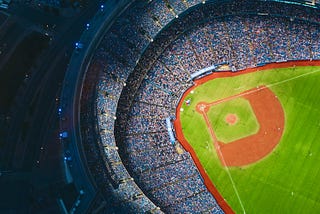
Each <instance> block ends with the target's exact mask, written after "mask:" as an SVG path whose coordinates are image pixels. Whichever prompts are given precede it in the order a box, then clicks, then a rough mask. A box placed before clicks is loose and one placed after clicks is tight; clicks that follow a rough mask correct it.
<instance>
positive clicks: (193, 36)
mask: <svg viewBox="0 0 320 214" xmlns="http://www.w3.org/2000/svg"><path fill="white" fill-rule="evenodd" d="M197 4H198V6H195V7H194V8H193V9H190V11H188V12H187V15H182V13H183V12H184V11H186V10H187V9H188V8H191V7H192V6H193V5H197ZM206 4H207V5H205V6H204V7H201V5H203V4H202V1H200V0H186V1H176V0H168V1H160V0H154V1H149V2H147V1H143V2H142V1H141V2H137V3H136V4H134V5H133V6H132V7H131V8H129V9H128V10H127V11H126V12H125V13H124V14H123V15H122V16H120V17H119V18H118V19H117V20H116V21H115V22H114V25H113V26H112V27H111V28H110V30H109V31H108V32H107V33H106V35H105V36H104V38H103V39H102V41H101V43H100V45H99V47H98V48H97V50H96V51H95V54H94V57H93V59H92V62H91V65H90V67H89V70H90V69H93V64H95V66H98V68H99V69H98V73H99V78H98V83H97V88H96V94H95V105H96V117H97V120H98V121H97V124H98V133H99V136H100V140H99V141H98V142H99V145H100V146H101V147H102V148H103V156H104V161H105V165H106V167H107V168H108V170H109V171H108V173H111V175H110V176H111V179H112V180H113V181H114V182H115V183H118V184H119V187H118V188H119V189H117V190H116V191H117V194H118V195H119V197H122V198H123V200H125V201H129V202H131V201H132V202H133V201H135V202H136V203H140V201H141V203H143V204H144V205H143V206H144V207H146V210H147V209H149V210H150V209H154V206H152V203H151V202H150V200H148V199H146V197H145V196H144V194H145V195H146V196H148V198H149V199H151V200H152V201H153V202H154V203H155V204H156V205H157V206H159V207H161V209H162V210H163V211H166V212H170V213H171V212H172V213H178V212H179V213H184V212H186V213H187V212H189V213H190V212H201V211H203V212H210V213H223V211H222V210H221V209H220V208H219V206H218V205H217V203H216V201H215V199H214V198H213V196H212V195H211V194H210V193H209V192H208V190H207V189H206V187H205V186H204V184H203V182H202V178H201V177H200V175H199V172H198V170H197V168H196V167H195V165H194V163H193V161H192V159H191V156H190V155H189V154H188V153H187V152H186V151H184V150H182V152H180V153H179V152H177V150H176V148H175V147H174V146H173V145H172V144H171V142H170V141H169V136H168V133H167V131H166V127H165V118H166V117H168V116H172V115H174V113H175V107H176V104H177V102H178V101H179V98H180V96H181V94H182V93H183V92H184V91H185V90H186V89H187V88H188V87H190V86H191V85H192V81H191V80H190V74H192V73H194V72H197V71H198V70H200V69H202V68H205V67H209V66H211V65H216V64H227V65H229V66H230V67H233V68H235V70H238V71H241V70H242V69H245V68H248V67H254V66H258V65H260V64H264V63H270V62H277V61H284V60H297V59H320V45H319V39H320V28H319V22H320V18H319V16H318V14H317V12H315V10H314V9H311V8H302V7H299V6H297V5H287V4H282V3H277V2H260V1H259V2H258V1H256V2H255V1H231V2H228V1H227V2H224V3H219V4H209V3H206ZM115 135H116V136H115ZM176 143H177V145H179V143H178V142H176ZM118 147H119V149H118ZM95 154H96V153H95ZM102 174H103V173H102ZM104 174H107V173H104ZM131 176H132V177H133V178H134V180H132V179H131ZM136 184H138V185H136ZM140 188H141V190H142V191H141V190H140ZM122 191H123V192H122ZM135 206H136V204H134V203H133V205H132V207H133V208H132V209H134V207H135Z"/></svg>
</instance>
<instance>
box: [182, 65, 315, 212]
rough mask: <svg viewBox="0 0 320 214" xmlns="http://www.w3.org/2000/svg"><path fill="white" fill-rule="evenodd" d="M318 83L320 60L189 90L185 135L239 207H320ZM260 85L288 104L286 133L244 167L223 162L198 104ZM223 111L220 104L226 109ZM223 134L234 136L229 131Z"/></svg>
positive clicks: (309, 209)
mask: <svg viewBox="0 0 320 214" xmlns="http://www.w3.org/2000/svg"><path fill="white" fill-rule="evenodd" d="M319 83H320V67H317V66H306V67H295V68H283V69H272V70H265V71H257V72H253V73H248V74H243V75H239V76H235V77H225V78H216V79H213V80H211V81H208V82H206V83H204V84H202V85H200V86H198V87H197V88H195V89H194V90H193V92H194V93H193V94H191V93H190V94H189V95H187V96H186V99H191V104H190V105H189V106H187V105H185V104H184V105H183V106H182V108H183V109H184V111H183V112H180V115H181V118H180V119H181V125H182V130H183V133H184V136H185V138H186V140H187V141H188V143H189V144H190V145H191V146H192V147H193V149H194V150H195V152H196V155H197V157H198V158H199V160H200V162H201V164H202V167H203V168H204V169H205V170H206V172H207V173H208V175H209V177H210V179H211V180H212V182H213V183H214V185H215V186H216V188H217V189H218V191H219V192H220V193H221V195H222V196H223V197H224V198H225V200H226V201H227V202H228V204H229V205H230V206H231V208H232V209H233V210H234V211H235V212H236V213H243V212H244V211H245V212H246V213H259V214H260V213H319V212H320V182H319V181H320V167H319V163H320V84H319ZM258 85H267V86H268V87H269V88H270V89H271V90H272V91H273V92H274V93H275V94H276V96H278V99H279V100H280V102H281V104H282V106H283V109H284V112H285V129H284V133H283V136H282V139H281V141H280V143H279V144H278V146H277V147H276V148H275V150H274V151H273V152H272V153H271V154H269V155H268V156H267V157H266V158H264V159H262V160H260V161H259V162H256V163H254V164H251V165H248V166H244V167H230V168H226V167H222V165H221V163H220V160H219V158H218V156H217V154H216V151H215V148H214V146H213V142H212V139H211V136H210V134H209V132H208V128H207V126H206V123H205V121H204V119H203V117H202V115H201V114H200V113H198V112H196V110H195V106H196V104H197V103H198V102H207V103H210V102H213V101H216V100H219V99H223V98H226V97H229V96H231V95H234V94H238V93H241V92H243V91H245V90H248V89H251V88H254V87H256V86H258ZM223 111H224V110H223V108H221V114H222V112H223ZM216 113H217V112H216ZM218 113H219V112H218ZM241 117H242V116H241ZM221 135H225V136H223V137H224V138H227V139H228V138H229V137H230V136H228V132H226V133H221ZM227 141H228V140H227ZM227 172H229V174H228V173H227ZM231 180H232V181H233V183H234V185H232V182H231ZM236 191H237V192H238V193H239V197H237V195H236Z"/></svg>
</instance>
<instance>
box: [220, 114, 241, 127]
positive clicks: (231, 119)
mask: <svg viewBox="0 0 320 214" xmlns="http://www.w3.org/2000/svg"><path fill="white" fill-rule="evenodd" d="M238 119H239V118H238V116H237V115H236V114H227V116H226V118H225V119H224V120H225V121H226V123H227V124H228V125H230V126H233V125H235V124H236V123H237V122H238Z"/></svg>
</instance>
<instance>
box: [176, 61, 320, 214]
mask: <svg viewBox="0 0 320 214" xmlns="http://www.w3.org/2000/svg"><path fill="white" fill-rule="evenodd" d="M319 65H320V61H317V60H313V61H312V60H301V61H290V62H281V63H271V64H267V65H264V66H261V67H256V68H249V69H246V70H243V71H239V72H230V71H228V72H215V73H212V74H211V75H208V76H205V77H203V78H201V79H198V80H195V83H194V86H192V87H190V88H189V89H188V90H187V91H186V92H185V93H184V94H183V96H182V97H181V100H180V102H179V104H178V106H177V108H176V120H175V121H174V127H175V131H176V135H177V139H178V140H179V142H180V143H181V145H182V146H183V147H184V149H185V150H186V151H188V152H189V153H190V154H191V157H192V159H193V161H194V163H195V164H196V166H197V168H198V170H199V172H200V173H201V175H202V177H203V179H204V184H205V186H206V187H207V189H208V190H209V191H210V192H211V194H213V196H214V197H215V199H216V201H217V203H218V204H219V206H220V207H221V209H223V211H224V212H225V213H234V211H233V210H232V208H231V207H230V206H229V205H228V204H227V202H226V201H225V200H224V198H223V197H222V195H221V194H220V193H219V192H218V190H217V189H216V187H215V186H214V184H213V181H212V180H211V179H210V177H209V176H208V174H207V173H206V171H205V169H204V168H203V167H202V165H201V163H200V160H199V159H198V157H197V155H196V153H195V151H194V150H193V148H192V146H191V145H190V144H189V143H188V141H187V140H186V139H185V137H184V135H183V132H182V127H181V121H180V111H179V109H180V108H181V107H182V104H183V100H184V99H185V98H186V96H187V95H188V94H189V93H190V91H192V90H193V89H194V88H196V87H197V86H198V85H201V84H203V83H205V82H207V81H209V80H211V79H215V78H219V77H232V76H237V75H241V74H246V73H251V72H257V71H262V70H267V69H272V68H287V67H294V66H319Z"/></svg>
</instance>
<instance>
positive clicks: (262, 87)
mask: <svg viewBox="0 0 320 214" xmlns="http://www.w3.org/2000/svg"><path fill="white" fill-rule="evenodd" d="M318 72H320V70H315V71H311V72H308V73H305V74H300V75H297V76H294V77H291V78H288V79H285V80H282V81H279V82H275V83H272V84H266V85H261V86H257V88H255V89H251V90H248V91H245V92H242V93H239V94H236V95H232V96H229V97H227V98H223V99H220V100H217V101H213V102H211V103H207V104H206V106H209V107H211V106H213V105H217V104H220V103H223V102H226V101H230V100H232V99H236V98H239V97H242V96H244V95H248V94H253V93H255V92H258V91H259V90H262V89H264V88H266V86H267V87H269V88H271V87H272V86H276V85H280V84H283V83H286V82H289V81H291V80H295V79H298V78H300V77H304V76H308V75H311V74H314V73H318Z"/></svg>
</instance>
